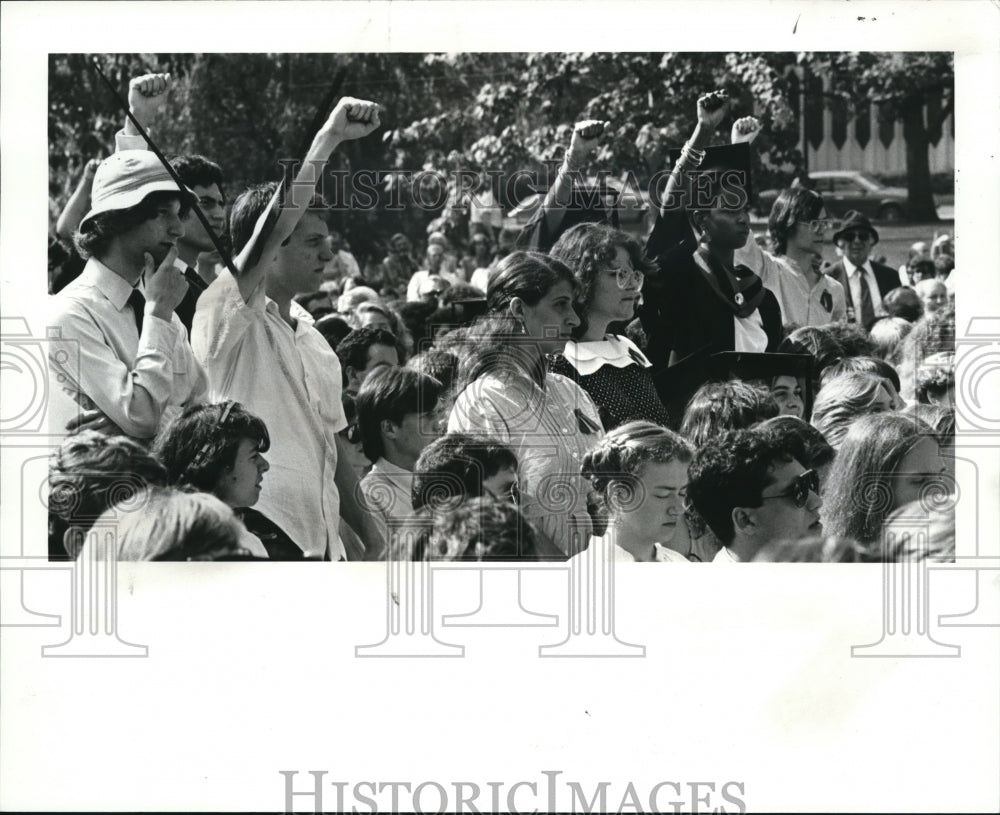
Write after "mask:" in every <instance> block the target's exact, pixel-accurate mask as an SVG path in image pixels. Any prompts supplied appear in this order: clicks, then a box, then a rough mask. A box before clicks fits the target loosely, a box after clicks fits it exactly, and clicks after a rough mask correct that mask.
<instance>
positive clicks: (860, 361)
mask: <svg viewBox="0 0 1000 815" xmlns="http://www.w3.org/2000/svg"><path fill="white" fill-rule="evenodd" d="M843 374H875V376H878V377H881V378H882V379H888V380H889V381H890V382H891V383H892V386H893V387H894V388H895V389H896V393H899V385H900V383H899V374H898V373H896V369H895V368H893V367H892V366H891V365H890V364H889V363H888V362H886V361H885V360H884V359H879V358H878V357H867V356H865V357H844V358H843V359H842V360H840V361H839V362H835V363H833V365H830V366H829V367H827V368H824V369H823V373H822V374H821V375H820V387H821V388H822V387H823V386H824V385H825V384H826V383H827V382H829V381H830V380H831V379H834V378H836V377H838V376H842V375H843Z"/></svg>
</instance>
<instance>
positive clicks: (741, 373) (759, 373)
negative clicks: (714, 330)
mask: <svg viewBox="0 0 1000 815" xmlns="http://www.w3.org/2000/svg"><path fill="white" fill-rule="evenodd" d="M812 368H813V358H812V356H811V355H810V354H758V353H749V352H744V351H722V352H719V353H715V354H710V353H709V352H708V351H695V352H694V353H693V354H689V355H688V356H686V357H684V358H683V359H682V360H680V361H678V362H677V363H675V364H674V365H671V366H669V367H667V368H661V369H660V370H659V371H657V372H656V373H654V374H653V383H654V385H655V386H656V392H657V393H658V394H659V396H660V401H661V402H663V404H664V406H665V407H666V408H667V411H668V412H669V414H670V416H671V417H673V418H675V420H676V421H677V423H678V424H680V420H681V417H682V416H683V415H684V409H685V408H686V407H687V403H688V402H690V401H691V397H692V396H694V394H695V391H697V390H698V388H700V387H701V386H702V385H704V384H706V383H708V382H725V381H727V380H730V379H741V380H744V381H750V380H754V379H761V380H764V381H766V382H768V383H770V381H771V380H772V379H774V378H775V377H776V376H794V377H796V378H798V379H801V380H803V382H804V388H805V394H804V397H805V398H804V401H805V404H806V407H807V408H808V407H810V406H811V405H812V384H811V383H812Z"/></svg>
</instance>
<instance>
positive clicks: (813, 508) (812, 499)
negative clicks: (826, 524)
mask: <svg viewBox="0 0 1000 815" xmlns="http://www.w3.org/2000/svg"><path fill="white" fill-rule="evenodd" d="M822 506H823V499H822V498H820V497H819V495H817V494H816V493H815V492H813V491H812V490H809V500H808V501H806V508H807V509H808V510H809V511H810V512H819V511H820V508H821V507H822Z"/></svg>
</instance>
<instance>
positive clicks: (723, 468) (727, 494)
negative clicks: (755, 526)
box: [688, 428, 795, 545]
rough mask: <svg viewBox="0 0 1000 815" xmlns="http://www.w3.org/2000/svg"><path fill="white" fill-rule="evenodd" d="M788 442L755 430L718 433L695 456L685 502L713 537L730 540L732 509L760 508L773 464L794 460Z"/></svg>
mask: <svg viewBox="0 0 1000 815" xmlns="http://www.w3.org/2000/svg"><path fill="white" fill-rule="evenodd" d="M794 457H795V456H794V454H793V453H792V450H791V449H790V447H789V445H788V442H787V441H786V440H784V439H782V438H781V437H779V436H776V435H775V434H772V433H769V432H767V431H764V430H760V429H757V428H751V429H749V430H734V431H731V432H729V433H723V434H721V435H717V436H715V437H714V438H712V439H711V440H709V441H708V442H706V443H705V445H704V446H703V447H701V448H700V449H699V450H698V452H697V453H695V455H694V460H693V461H692V462H691V466H690V468H689V469H688V474H689V480H688V499H689V500H690V501H691V503H692V505H693V506H694V509H695V510H696V511H697V512H698V515H699V516H701V518H702V519H704V521H705V523H706V524H708V527H709V528H710V529H711V530H712V532H713V533H715V536H716V537H717V538H718V539H719V540H720V541H721V542H722V543H723V545H728V544H730V543H732V542H733V538H734V537H735V536H736V530H735V528H734V527H733V510H734V509H735V508H736V507H759V506H760V505H761V501H762V498H761V495H762V493H763V492H764V489H765V488H766V487H767V486H768V485H769V484H770V483H771V478H772V475H771V473H772V471H773V469H774V466H775V464H777V463H779V462H788V461H791V460H792V459H793V458H794Z"/></svg>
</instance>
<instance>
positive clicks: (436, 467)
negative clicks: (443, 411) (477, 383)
mask: <svg viewBox="0 0 1000 815" xmlns="http://www.w3.org/2000/svg"><path fill="white" fill-rule="evenodd" d="M507 468H510V469H512V470H515V471H516V470H517V455H516V454H515V453H514V451H513V450H512V449H511V448H510V447H508V446H507V445H506V444H504V443H503V442H500V441H496V440H495V439H490V438H486V437H483V436H474V435H472V434H469V433H448V434H447V435H445V436H441V437H440V438H438V439H435V440H434V441H432V442H431V443H430V444H429V445H427V447H425V448H424V450H423V452H422V453H421V454H420V458H418V459H417V463H416V465H415V466H414V468H413V490H412V500H413V508H414V509H420V508H421V507H424V506H430V507H431V508H432V509H437V508H438V507H441V506H446V505H447V506H455V505H456V503H459V502H461V501H465V500H468V499H469V498H480V497H482V496H483V494H484V493H483V481H484V480H485V479H487V478H491V477H492V476H494V475H496V474H497V473H498V472H500V471H501V470H503V469H507Z"/></svg>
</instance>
